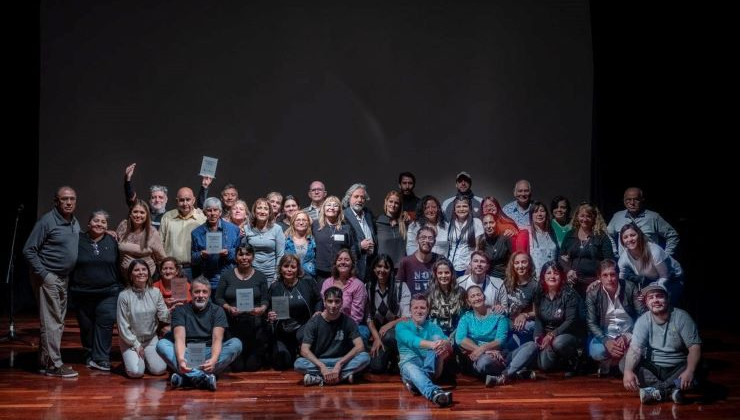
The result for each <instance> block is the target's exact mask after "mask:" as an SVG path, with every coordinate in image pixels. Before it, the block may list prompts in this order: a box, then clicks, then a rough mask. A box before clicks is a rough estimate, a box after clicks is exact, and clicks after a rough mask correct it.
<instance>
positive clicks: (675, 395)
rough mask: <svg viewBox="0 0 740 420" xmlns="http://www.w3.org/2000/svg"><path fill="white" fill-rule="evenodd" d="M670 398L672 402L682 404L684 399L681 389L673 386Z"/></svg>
mask: <svg viewBox="0 0 740 420" xmlns="http://www.w3.org/2000/svg"><path fill="white" fill-rule="evenodd" d="M671 399H672V400H673V403H674V404H683V403H684V402H685V399H684V397H683V391H681V390H680V389H678V388H675V389H674V390H673V392H671Z"/></svg>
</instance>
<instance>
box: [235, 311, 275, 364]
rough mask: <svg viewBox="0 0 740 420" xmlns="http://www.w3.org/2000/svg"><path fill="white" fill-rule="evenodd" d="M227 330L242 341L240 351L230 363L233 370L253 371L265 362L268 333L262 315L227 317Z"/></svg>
mask: <svg viewBox="0 0 740 420" xmlns="http://www.w3.org/2000/svg"><path fill="white" fill-rule="evenodd" d="M229 330H230V332H231V336H232V337H236V338H238V339H239V340H240V341H241V342H242V352H241V354H240V355H239V357H237V358H236V359H235V360H234V362H233V363H232V364H231V369H232V370H233V371H235V372H244V371H246V372H254V371H256V370H259V369H260V368H261V367H262V366H264V365H265V364H266V360H265V355H266V354H267V346H268V343H269V335H268V334H267V331H266V328H265V322H264V319H263V318H262V317H257V316H254V315H250V314H239V315H237V316H236V317H229Z"/></svg>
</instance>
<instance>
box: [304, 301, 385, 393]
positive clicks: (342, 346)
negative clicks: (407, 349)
mask: <svg viewBox="0 0 740 420" xmlns="http://www.w3.org/2000/svg"><path fill="white" fill-rule="evenodd" d="M369 364H370V355H369V354H368V353H367V352H366V351H365V344H364V343H363V341H362V337H361V336H360V332H359V330H358V329H357V324H355V322H354V321H353V320H352V318H350V317H348V316H346V315H344V314H343V313H342V289H340V288H338V287H330V288H328V289H326V290H325V291H324V310H323V311H322V312H321V314H319V315H317V316H314V317H312V318H311V319H310V320H309V321H308V323H307V324H306V326H305V327H304V331H303V343H301V357H299V358H297V359H296V361H295V363H294V364H293V367H294V368H295V370H296V371H297V372H300V373H303V374H305V375H304V376H303V385H305V386H311V385H322V386H323V385H324V384H326V385H335V384H338V383H340V382H342V381H347V382H349V383H354V374H356V373H359V372H361V371H362V370H363V369H365V368H366V367H367V365H369Z"/></svg>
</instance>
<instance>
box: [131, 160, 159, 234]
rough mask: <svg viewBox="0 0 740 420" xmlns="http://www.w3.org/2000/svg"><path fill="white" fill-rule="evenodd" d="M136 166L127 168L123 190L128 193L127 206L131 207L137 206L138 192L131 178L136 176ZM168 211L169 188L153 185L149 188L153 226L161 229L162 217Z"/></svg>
mask: <svg viewBox="0 0 740 420" xmlns="http://www.w3.org/2000/svg"><path fill="white" fill-rule="evenodd" d="M135 169H136V164H135V163H132V164H130V165H128V166H127V167H126V171H125V175H124V177H123V190H124V191H125V192H126V204H128V206H129V207H131V206H133V205H134V204H136V199H137V196H136V191H135V190H134V186H133V183H132V182H131V178H132V177H133V176H134V170H135ZM166 211H167V187H165V186H164V185H152V186H151V187H149V212H150V213H151V215H152V226H154V228H155V229H159V225H160V224H161V221H162V216H163V215H164V213H165V212H166Z"/></svg>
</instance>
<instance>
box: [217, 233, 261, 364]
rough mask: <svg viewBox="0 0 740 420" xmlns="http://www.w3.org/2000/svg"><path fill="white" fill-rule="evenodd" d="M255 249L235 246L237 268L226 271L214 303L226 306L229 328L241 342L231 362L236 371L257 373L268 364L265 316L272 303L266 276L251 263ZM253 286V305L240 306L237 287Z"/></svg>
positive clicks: (248, 287) (251, 287)
mask: <svg viewBox="0 0 740 420" xmlns="http://www.w3.org/2000/svg"><path fill="white" fill-rule="evenodd" d="M254 255H255V253H254V249H253V248H252V247H251V246H250V245H243V246H240V247H239V248H237V249H236V268H233V269H229V270H226V271H224V273H223V274H221V281H220V282H219V283H218V288H217V289H216V296H215V298H214V302H215V303H216V305H218V306H221V307H222V308H224V311H225V312H226V315H227V316H228V320H229V331H230V332H231V334H232V335H233V336H234V337H236V338H238V339H239V340H240V341H241V342H242V348H243V351H242V353H241V354H240V355H239V356H238V357H237V358H236V360H234V362H233V363H232V364H231V366H232V369H234V371H236V372H242V371H247V372H254V371H256V370H258V369H259V368H261V367H262V366H263V365H264V364H265V355H266V350H267V348H266V346H267V343H268V336H267V331H266V329H265V322H264V315H265V313H266V312H267V306H268V305H269V303H270V301H269V296H268V294H267V279H266V278H265V275H264V274H262V273H261V272H259V271H258V270H255V268H254V267H253V266H252V261H253V260H254V258H255V257H254ZM241 289H252V298H253V302H252V303H253V306H254V309H252V310H251V311H249V312H242V311H240V310H239V308H237V302H236V301H237V299H236V296H237V290H241Z"/></svg>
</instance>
